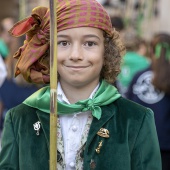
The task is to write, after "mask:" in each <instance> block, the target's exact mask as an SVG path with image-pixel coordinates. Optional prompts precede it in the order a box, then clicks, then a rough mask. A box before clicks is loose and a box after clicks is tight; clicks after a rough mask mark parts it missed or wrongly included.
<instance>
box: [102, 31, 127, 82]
mask: <svg viewBox="0 0 170 170" xmlns="http://www.w3.org/2000/svg"><path fill="white" fill-rule="evenodd" d="M104 37H105V43H104V45H105V54H104V65H103V68H102V71H101V78H102V79H105V80H106V81H107V82H108V83H111V84H113V83H114V82H115V80H116V77H117V76H118V74H119V73H120V64H121V59H122V56H123V55H124V54H125V46H124V45H123V43H122V41H121V39H120V35H119V33H118V32H117V31H116V30H114V31H113V37H109V36H108V35H107V34H106V33H104Z"/></svg>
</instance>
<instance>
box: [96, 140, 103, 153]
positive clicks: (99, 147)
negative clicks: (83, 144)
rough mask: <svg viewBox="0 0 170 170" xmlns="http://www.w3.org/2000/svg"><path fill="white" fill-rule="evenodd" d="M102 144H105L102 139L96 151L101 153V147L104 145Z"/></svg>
mask: <svg viewBox="0 0 170 170" xmlns="http://www.w3.org/2000/svg"><path fill="white" fill-rule="evenodd" d="M102 144H103V141H102V140H101V141H100V142H99V146H98V147H97V149H96V152H97V153H98V154H99V153H100V149H101V147H102Z"/></svg>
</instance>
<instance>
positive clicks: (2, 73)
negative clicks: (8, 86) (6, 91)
mask: <svg viewBox="0 0 170 170" xmlns="http://www.w3.org/2000/svg"><path fill="white" fill-rule="evenodd" d="M6 76H7V70H6V66H5V63H4V60H3V58H2V57H1V55H0V87H1V86H2V84H3V82H4V80H5V78H6Z"/></svg>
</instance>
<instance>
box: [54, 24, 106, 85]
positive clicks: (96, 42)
mask: <svg viewBox="0 0 170 170" xmlns="http://www.w3.org/2000/svg"><path fill="white" fill-rule="evenodd" d="M57 41H58V73H59V75H60V82H61V83H62V84H63V85H64V84H65V85H71V86H74V87H84V86H89V85H95V84H98V82H99V77H100V72H101V69H102V66H103V60H104V37H103V31H102V30H100V29H97V28H91V27H80V28H71V29H67V30H63V31H60V32H58V39H57Z"/></svg>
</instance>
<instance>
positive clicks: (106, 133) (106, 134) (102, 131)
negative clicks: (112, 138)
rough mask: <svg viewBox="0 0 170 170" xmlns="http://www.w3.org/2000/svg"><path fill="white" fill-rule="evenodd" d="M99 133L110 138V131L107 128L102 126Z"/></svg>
mask: <svg viewBox="0 0 170 170" xmlns="http://www.w3.org/2000/svg"><path fill="white" fill-rule="evenodd" d="M97 134H98V135H99V136H101V137H103V138H109V131H108V130H107V129H105V128H100V130H99V131H98V132H97Z"/></svg>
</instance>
